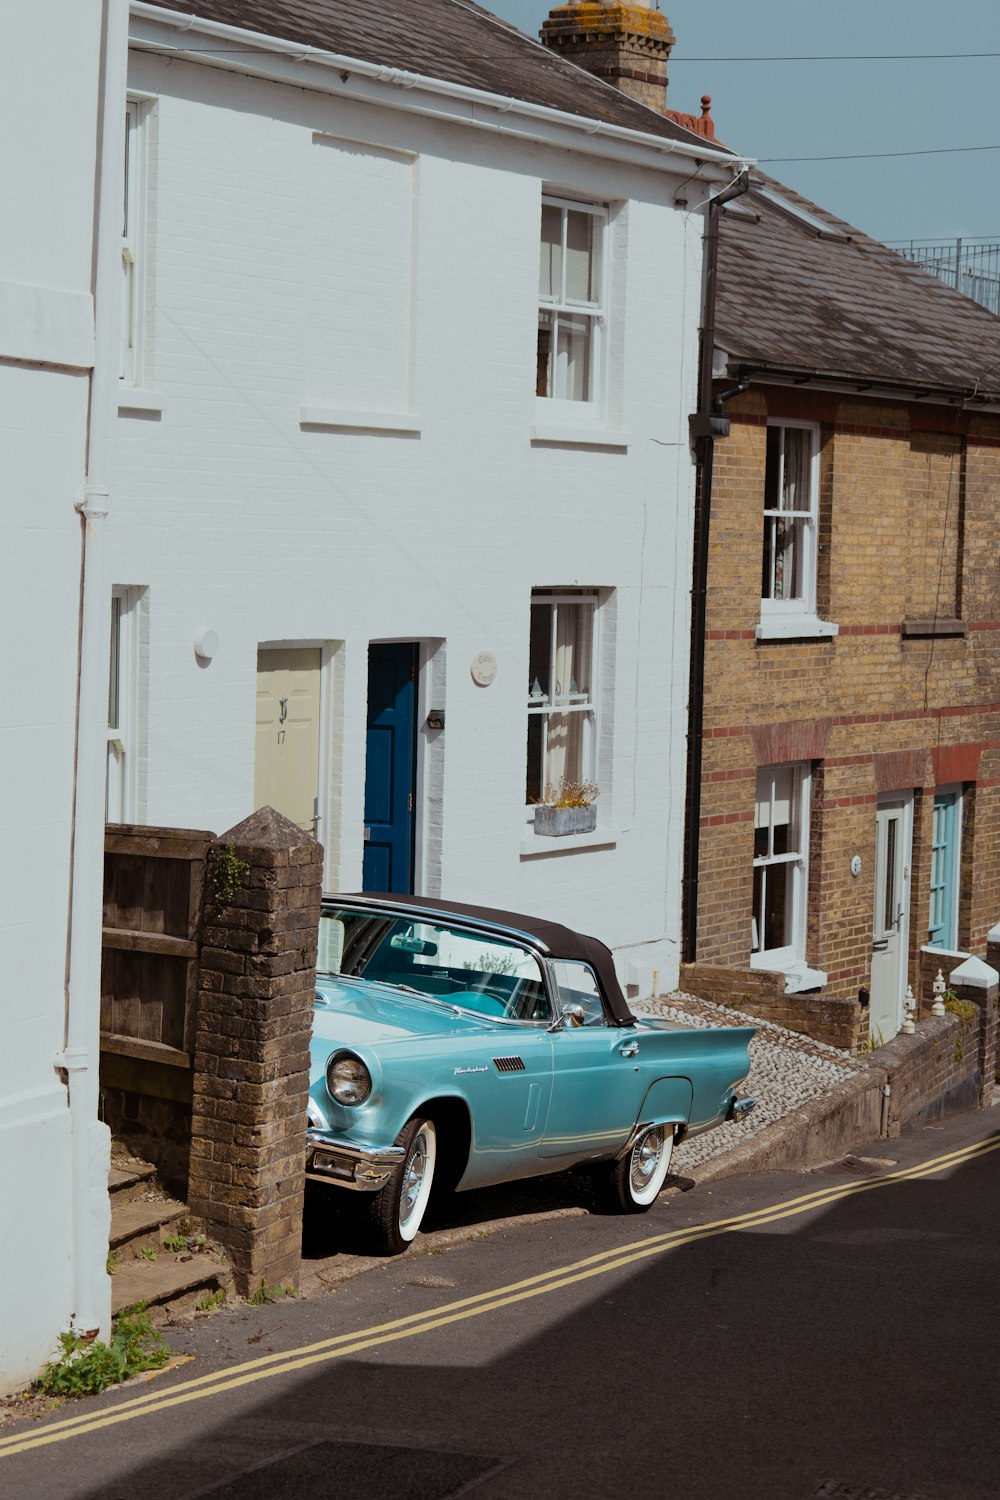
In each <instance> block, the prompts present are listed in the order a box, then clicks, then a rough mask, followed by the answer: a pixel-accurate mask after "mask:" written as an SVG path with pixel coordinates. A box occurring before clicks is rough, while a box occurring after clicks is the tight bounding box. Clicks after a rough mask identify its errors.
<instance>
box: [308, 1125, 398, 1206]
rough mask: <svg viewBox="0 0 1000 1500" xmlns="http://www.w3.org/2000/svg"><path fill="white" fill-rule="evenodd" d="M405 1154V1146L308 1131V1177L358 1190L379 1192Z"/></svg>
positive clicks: (321, 1131)
mask: <svg viewBox="0 0 1000 1500" xmlns="http://www.w3.org/2000/svg"><path fill="white" fill-rule="evenodd" d="M405 1155H406V1151H405V1149H404V1147H402V1146H381V1147H374V1146H359V1145H357V1144H356V1143H355V1142H354V1141H344V1140H341V1139H340V1137H339V1136H335V1135H331V1134H330V1133H329V1131H325V1130H315V1129H310V1130H308V1131H307V1132H306V1177H307V1178H308V1179H309V1180H310V1181H311V1182H327V1183H332V1184H333V1185H334V1186H336V1187H345V1188H351V1189H352V1190H353V1191H354V1192H356V1193H377V1192H378V1191H379V1189H380V1188H383V1187H385V1185H386V1183H387V1182H388V1181H389V1178H390V1177H391V1176H392V1174H393V1171H394V1170H395V1168H396V1167H398V1166H399V1164H400V1162H401V1161H402V1160H403V1158H404V1156H405Z"/></svg>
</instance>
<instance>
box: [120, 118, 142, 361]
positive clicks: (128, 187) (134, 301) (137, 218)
mask: <svg viewBox="0 0 1000 1500" xmlns="http://www.w3.org/2000/svg"><path fill="white" fill-rule="evenodd" d="M144 114H145V107H144V106H143V104H142V103H141V102H140V101H138V100H136V99H130V100H129V101H128V103H127V104H126V106H125V184H124V195H123V199H122V305H121V362H120V366H119V371H118V373H119V376H120V378H121V379H122V380H123V381H124V382H125V384H126V385H138V384H140V378H141V374H142V322H143V318H142V313H143V271H144V265H143V261H144V250H145V244H144V240H145V192H146V183H145V176H146V160H145V144H146V143H145V130H144V122H143V116H144Z"/></svg>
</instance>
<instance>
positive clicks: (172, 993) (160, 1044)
mask: <svg viewBox="0 0 1000 1500" xmlns="http://www.w3.org/2000/svg"><path fill="white" fill-rule="evenodd" d="M213 839H214V835H213V834H211V833H204V832H201V831H198V830H195V829H188V828H143V827H139V826H137V825H134V824H122V823H112V824H109V825H108V827H107V828H106V830H105V835H104V942H103V961H102V965H101V1053H102V1057H103V1059H104V1061H103V1062H102V1073H104V1074H109V1073H110V1074H114V1075H115V1082H116V1083H117V1084H118V1086H119V1087H126V1088H128V1087H129V1086H130V1085H129V1083H128V1082H127V1081H126V1078H125V1077H123V1073H127V1072H131V1074H132V1077H133V1082H132V1087H135V1086H136V1084H138V1083H140V1079H141V1077H142V1076H143V1075H146V1076H147V1077H148V1070H146V1069H143V1068H141V1067H139V1068H133V1069H131V1070H130V1069H128V1068H127V1066H126V1068H124V1069H123V1068H122V1067H121V1066H118V1067H114V1066H113V1065H112V1066H110V1067H109V1066H108V1065H109V1064H111V1062H112V1059H116V1058H121V1059H132V1060H133V1061H134V1063H138V1064H142V1063H158V1064H161V1065H165V1066H166V1067H168V1068H176V1069H186V1070H187V1071H188V1073H190V1070H191V1067H192V1064H193V1060H194V1057H193V1055H194V1027H195V1003H196V998H197V987H198V955H199V951H200V945H201V924H202V908H203V900H204V877H205V856H206V853H207V850H208V847H209V845H210V844H211V843H212V842H213ZM157 1071H159V1070H157ZM177 1082H178V1084H179V1088H176V1089H167V1090H164V1089H163V1088H162V1086H161V1088H154V1089H152V1090H151V1092H154V1093H157V1094H160V1096H161V1097H163V1096H164V1094H168V1095H172V1096H173V1097H178V1096H179V1095H185V1094H186V1095H187V1097H190V1081H189V1079H185V1080H184V1082H183V1083H181V1082H180V1079H178V1080H177ZM145 1091H146V1090H145V1089H144V1088H143V1087H141V1086H140V1087H138V1089H137V1092H139V1093H142V1092H145Z"/></svg>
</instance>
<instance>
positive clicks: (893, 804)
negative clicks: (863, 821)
mask: <svg viewBox="0 0 1000 1500" xmlns="http://www.w3.org/2000/svg"><path fill="white" fill-rule="evenodd" d="M912 841H913V793H912V792H894V793H893V794H892V795H891V796H887V797H880V798H879V800H878V809H877V811H876V814H875V912H874V923H873V927H872V978H871V1014H870V1021H869V1025H870V1027H871V1034H872V1037H873V1038H874V1039H875V1040H876V1041H882V1042H887V1041H889V1040H890V1038H891V1037H894V1036H895V1035H896V1032H897V1031H898V1030H899V1026H900V1021H901V1019H902V1013H903V996H904V994H905V992H906V958H907V939H908V935H909V931H910V858H911V846H912Z"/></svg>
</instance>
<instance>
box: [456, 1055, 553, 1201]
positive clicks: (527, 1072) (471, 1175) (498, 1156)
mask: <svg viewBox="0 0 1000 1500" xmlns="http://www.w3.org/2000/svg"><path fill="white" fill-rule="evenodd" d="M552 1042H553V1038H552V1037H551V1036H550V1035H549V1034H548V1032H547V1031H545V1029H544V1028H540V1027H537V1026H511V1027H504V1028H503V1030H502V1031H501V1030H500V1029H499V1028H498V1029H497V1030H495V1031H493V1032H492V1034H491V1035H490V1036H489V1037H488V1038H487V1039H485V1040H484V1041H483V1042H480V1043H478V1044H477V1046H476V1048H475V1052H472V1050H471V1049H467V1050H466V1056H465V1057H463V1059H462V1061H461V1063H459V1064H458V1066H456V1068H455V1070H454V1073H455V1083H456V1085H457V1086H458V1087H459V1089H460V1090H461V1092H462V1094H463V1096H464V1098H465V1099H466V1100H467V1102H468V1105H469V1114H470V1116H471V1118H472V1150H471V1152H470V1153H469V1163H468V1166H467V1168H466V1171H465V1174H464V1176H463V1178H462V1184H461V1185H462V1187H463V1188H469V1187H487V1186H489V1185H490V1184H491V1183H495V1182H507V1181H509V1180H510V1179H511V1178H514V1177H527V1176H531V1175H532V1165H533V1164H534V1163H537V1161H538V1147H539V1143H540V1142H541V1139H542V1131H543V1130H544V1128H545V1120H546V1117H547V1114H548V1109H549V1097H550V1093H551V1089H552V1051H553V1048H552ZM535 1170H536V1171H537V1170H538V1168H537V1166H536V1167H535Z"/></svg>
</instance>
